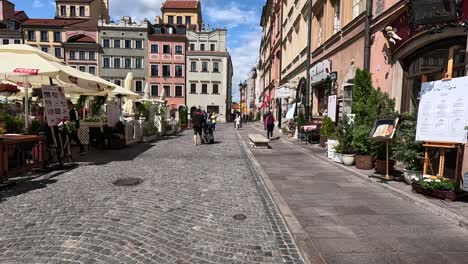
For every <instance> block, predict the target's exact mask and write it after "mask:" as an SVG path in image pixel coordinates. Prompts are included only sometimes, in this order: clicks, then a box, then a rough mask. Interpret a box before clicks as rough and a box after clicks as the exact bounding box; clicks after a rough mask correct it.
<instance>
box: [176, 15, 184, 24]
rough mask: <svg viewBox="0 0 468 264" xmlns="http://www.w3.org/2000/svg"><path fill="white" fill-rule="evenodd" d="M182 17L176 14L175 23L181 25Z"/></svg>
mask: <svg viewBox="0 0 468 264" xmlns="http://www.w3.org/2000/svg"><path fill="white" fill-rule="evenodd" d="M182 23H183V22H182V17H181V16H177V24H179V25H182Z"/></svg>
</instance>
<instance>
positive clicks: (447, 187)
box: [421, 176, 455, 191]
mask: <svg viewBox="0 0 468 264" xmlns="http://www.w3.org/2000/svg"><path fill="white" fill-rule="evenodd" d="M421 186H422V187H423V188H424V189H427V190H442V191H453V190H455V185H454V184H453V182H452V181H451V180H449V179H447V178H441V179H431V178H429V177H427V176H426V177H425V178H424V179H423V180H422V181H421Z"/></svg>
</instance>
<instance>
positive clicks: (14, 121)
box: [3, 115, 24, 134]
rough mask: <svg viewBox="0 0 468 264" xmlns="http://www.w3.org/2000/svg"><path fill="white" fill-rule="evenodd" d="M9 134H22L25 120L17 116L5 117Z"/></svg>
mask: <svg viewBox="0 0 468 264" xmlns="http://www.w3.org/2000/svg"><path fill="white" fill-rule="evenodd" d="M3 120H4V121H5V124H6V127H5V128H6V130H7V133H13V134H21V133H23V129H24V120H23V119H21V118H20V117H17V116H12V115H4V116H3Z"/></svg>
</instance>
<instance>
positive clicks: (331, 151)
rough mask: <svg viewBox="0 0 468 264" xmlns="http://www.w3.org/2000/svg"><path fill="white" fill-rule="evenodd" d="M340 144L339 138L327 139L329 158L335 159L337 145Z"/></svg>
mask: <svg viewBox="0 0 468 264" xmlns="http://www.w3.org/2000/svg"><path fill="white" fill-rule="evenodd" d="M336 145H338V140H334V139H328V140H327V153H328V155H327V156H328V158H329V159H333V157H335V152H336V151H335V147H336Z"/></svg>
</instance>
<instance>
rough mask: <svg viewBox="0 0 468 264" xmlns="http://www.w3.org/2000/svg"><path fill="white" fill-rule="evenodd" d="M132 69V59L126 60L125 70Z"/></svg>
mask: <svg viewBox="0 0 468 264" xmlns="http://www.w3.org/2000/svg"><path fill="white" fill-rule="evenodd" d="M131 68H132V59H130V58H125V69H131Z"/></svg>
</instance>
